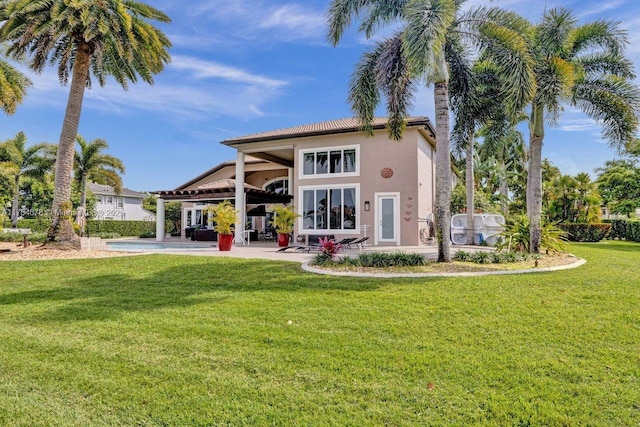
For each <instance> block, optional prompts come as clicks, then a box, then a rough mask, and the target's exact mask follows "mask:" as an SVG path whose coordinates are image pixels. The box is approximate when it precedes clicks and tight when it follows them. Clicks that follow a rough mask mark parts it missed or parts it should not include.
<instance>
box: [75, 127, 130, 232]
mask: <svg viewBox="0 0 640 427" xmlns="http://www.w3.org/2000/svg"><path fill="white" fill-rule="evenodd" d="M76 141H77V142H78V145H79V146H80V150H78V151H76V153H75V160H74V176H75V180H76V182H77V183H78V185H79V186H80V206H81V207H82V208H83V209H84V210H85V212H86V209H87V182H88V181H92V182H95V183H98V184H104V185H109V186H111V187H113V188H114V190H115V192H116V193H117V194H119V193H120V192H122V177H121V176H120V174H122V173H124V164H123V163H122V161H121V160H120V159H118V158H117V157H114V156H111V155H109V154H104V153H102V151H103V150H106V149H107V148H109V144H107V141H105V140H104V139H101V138H98V139H94V140H93V141H91V142H87V141H86V140H85V139H84V138H83V137H82V136H80V135H78V136H77V138H76ZM80 233H81V235H82V234H84V229H82V230H80Z"/></svg>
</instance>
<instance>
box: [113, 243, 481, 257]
mask: <svg viewBox="0 0 640 427" xmlns="http://www.w3.org/2000/svg"><path fill="white" fill-rule="evenodd" d="M113 242H116V243H124V244H125V245H126V244H127V243H130V244H132V245H135V246H132V248H129V249H126V248H122V249H120V250H123V251H125V250H126V251H128V252H143V253H163V254H175V255H201V256H222V257H231V258H255V259H268V260H277V261H295V262H300V263H305V262H309V261H311V260H312V259H313V258H314V257H315V255H316V254H317V252H311V253H309V252H301V251H296V250H294V249H289V250H287V251H285V252H278V249H280V248H278V244H277V243H276V242H251V244H250V245H238V244H235V243H234V245H233V247H232V248H231V251H229V252H222V251H220V250H218V248H217V247H215V246H214V245H215V244H216V243H215V242H192V241H191V240H186V239H180V238H171V239H166V241H164V242H156V241H155V240H149V239H137V238H132V239H117V240H114V241H113ZM160 245H163V246H166V247H165V248H158V246H160ZM145 246H147V247H145ZM459 250H464V251H467V252H473V251H478V250H493V248H488V247H482V246H453V247H452V249H451V254H452V255H453V254H455V252H457V251H459ZM364 251H376V252H406V253H421V254H424V255H425V257H426V258H428V259H436V258H437V256H438V247H437V246H435V245H425V246H365V248H364ZM360 252H361V251H360V250H358V249H351V250H346V251H342V252H341V254H346V255H351V256H357V255H358V254H359V253H360Z"/></svg>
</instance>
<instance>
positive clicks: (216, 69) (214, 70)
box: [170, 55, 287, 88]
mask: <svg viewBox="0 0 640 427" xmlns="http://www.w3.org/2000/svg"><path fill="white" fill-rule="evenodd" d="M170 67H171V69H173V70H176V71H185V72H188V73H191V74H193V75H194V76H195V77H197V78H198V79H222V80H228V81H231V82H237V83H245V84H250V85H257V86H264V87H266V88H273V87H279V86H284V85H286V84H287V82H285V81H282V80H275V79H270V78H268V77H263V76H259V75H257V74H252V73H249V72H247V71H244V70H241V69H239V68H235V67H230V66H228V65H223V64H218V63H216V62H211V61H203V60H201V59H198V58H194V57H189V56H181V55H176V56H173V58H172V60H171V65H170Z"/></svg>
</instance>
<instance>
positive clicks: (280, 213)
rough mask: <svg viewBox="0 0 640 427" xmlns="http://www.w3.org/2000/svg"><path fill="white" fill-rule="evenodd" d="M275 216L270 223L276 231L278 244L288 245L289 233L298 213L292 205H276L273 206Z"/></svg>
mask: <svg viewBox="0 0 640 427" xmlns="http://www.w3.org/2000/svg"><path fill="white" fill-rule="evenodd" d="M273 212H274V213H275V216H274V218H273V220H271V222H270V224H271V225H272V226H273V228H275V229H276V233H278V246H281V247H284V246H289V235H290V234H291V232H293V224H294V223H295V220H296V218H297V217H299V216H300V215H298V214H297V213H296V212H295V211H294V210H293V206H276V207H275V208H273Z"/></svg>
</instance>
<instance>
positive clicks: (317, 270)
mask: <svg viewBox="0 0 640 427" xmlns="http://www.w3.org/2000/svg"><path fill="white" fill-rule="evenodd" d="M586 263H587V260H585V259H582V258H578V259H577V261H575V262H573V263H571V264H564V265H557V266H554V267H540V268H528V269H525V270H498V271H474V272H459V273H361V272H351V271H333V270H326V269H322V268H316V267H312V266H311V265H309V262H308V261H307V262H303V263H302V269H303V270H304V271H308V272H310V273H315V274H324V275H329V276H352V277H374V278H376V277H377V278H397V277H472V276H490V275H498V274H526V273H544V272H549V271H560V270H569V269H572V268H577V267H580V266H582V265H584V264H586Z"/></svg>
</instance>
